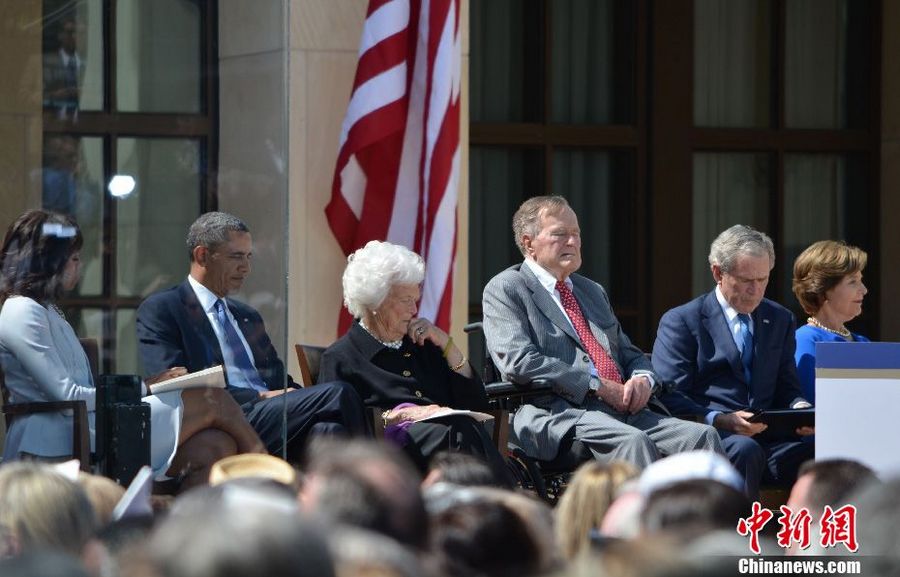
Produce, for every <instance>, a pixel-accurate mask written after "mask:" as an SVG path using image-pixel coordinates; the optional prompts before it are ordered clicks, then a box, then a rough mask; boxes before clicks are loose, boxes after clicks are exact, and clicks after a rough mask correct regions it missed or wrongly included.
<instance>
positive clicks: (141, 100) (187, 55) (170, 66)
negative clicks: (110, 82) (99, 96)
mask: <svg viewBox="0 0 900 577" xmlns="http://www.w3.org/2000/svg"><path fill="white" fill-rule="evenodd" d="M204 5H205V2H199V3H198V2H193V1H191V0H153V2H142V1H140V0H118V1H117V2H116V98H117V107H118V110H120V111H124V112H188V113H191V112H200V111H201V110H202V106H201V101H200V98H201V96H200V94H201V91H200V84H201V80H202V78H201V61H202V60H201V57H200V56H201V53H200V50H201V46H202V44H201V42H200V30H201V25H202V13H201V10H202V8H201V7H202V6H204Z"/></svg>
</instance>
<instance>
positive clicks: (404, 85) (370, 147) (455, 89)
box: [325, 0, 460, 334]
mask: <svg viewBox="0 0 900 577" xmlns="http://www.w3.org/2000/svg"><path fill="white" fill-rule="evenodd" d="M459 86H460V28H459V0H370V2H369V9H368V12H367V15H366V22H365V26H364V28H363V33H362V40H361V42H360V47H359V64H358V65H357V68H356V78H355V80H354V82H353V93H352V95H351V97H350V104H349V105H348V107H347V115H346V116H345V118H344V124H343V126H342V128H341V139H340V152H339V153H338V160H337V165H336V166H335V169H334V183H333V184H332V188H331V202H329V204H328V206H327V207H326V208H325V214H326V215H327V217H328V224H329V225H330V226H331V230H332V231H333V232H334V235H335V237H336V238H337V240H338V243H340V245H341V248H342V249H343V251H344V254H348V255H349V254H350V253H352V252H353V251H354V250H356V249H357V248H360V247H362V246H363V245H365V244H366V243H367V242H368V241H370V240H387V241H389V242H392V243H395V244H402V245H404V246H407V247H409V248H410V249H411V250H414V251H416V252H417V253H419V254H420V255H422V257H423V258H424V259H425V264H426V269H425V270H426V272H425V282H424V285H423V287H422V300H421V302H420V304H419V316H422V317H426V318H428V319H431V320H432V321H434V323H435V324H437V325H438V326H440V327H441V328H443V329H445V330H448V329H449V326H450V298H451V293H452V288H453V264H454V257H455V248H456V193H457V186H458V184H459V162H460V160H459V154H460V151H459V105H460V102H459ZM350 322H351V319H350V317H349V315H348V314H347V313H346V311H343V313H342V314H341V320H340V323H339V326H338V331H339V334H343V333H344V332H345V331H346V329H347V328H348V326H349V324H350Z"/></svg>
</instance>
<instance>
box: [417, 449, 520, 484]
mask: <svg viewBox="0 0 900 577" xmlns="http://www.w3.org/2000/svg"><path fill="white" fill-rule="evenodd" d="M428 468H429V472H428V476H427V478H426V480H425V484H426V485H427V484H429V479H431V482H432V483H434V482H438V481H440V482H443V483H452V484H453V485H456V486H458V487H503V488H510V487H509V484H508V482H507V481H506V479H501V478H500V477H499V475H497V474H496V473H495V472H494V470H493V469H491V467H490V465H488V464H487V463H486V462H485V461H484V460H482V459H479V458H478V457H476V456H474V455H470V454H468V453H458V452H450V451H441V452H440V453H438V454H436V455H435V456H434V457H432V459H431V462H430V463H429V465H428Z"/></svg>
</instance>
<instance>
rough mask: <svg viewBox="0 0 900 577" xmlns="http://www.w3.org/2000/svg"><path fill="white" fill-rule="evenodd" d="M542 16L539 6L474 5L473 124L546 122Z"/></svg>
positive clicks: (483, 1) (531, 1) (497, 0)
mask: <svg viewBox="0 0 900 577" xmlns="http://www.w3.org/2000/svg"><path fill="white" fill-rule="evenodd" d="M543 10H544V8H543V2H542V1H541V0H472V2H471V4H470V17H469V20H470V28H469V30H470V41H471V56H472V58H471V62H470V66H469V83H470V84H469V88H470V93H469V94H470V102H469V118H470V120H471V121H472V122H542V121H543V117H544V113H543V108H544V98H543V95H544V88H543V87H544V68H543V62H544V42H543V37H544V28H543V27H544V24H543V22H544V17H543Z"/></svg>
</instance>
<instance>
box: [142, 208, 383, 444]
mask: <svg viewBox="0 0 900 577" xmlns="http://www.w3.org/2000/svg"><path fill="white" fill-rule="evenodd" d="M187 244H188V249H189V250H190V258H191V269H190V274H189V275H188V278H187V279H186V280H185V281H184V282H183V283H181V284H180V285H178V286H175V287H173V288H170V289H168V290H164V291H162V292H159V293H156V294H154V295H151V296H150V297H148V298H147V299H146V300H145V301H144V302H143V303H141V306H140V308H138V314H137V336H138V343H139V350H140V355H141V360H142V361H143V363H144V371H145V372H147V373H148V374H157V373H159V372H161V371H163V370H165V369H168V368H171V367H176V366H183V367H187V369H188V370H189V371H197V370H200V369H204V368H207V367H211V366H215V365H223V366H224V368H225V375H226V382H227V383H228V391H229V392H230V393H231V395H232V396H233V397H234V399H235V400H236V401H237V402H238V404H240V405H241V408H242V409H243V410H244V415H246V417H247V420H248V421H249V422H250V424H251V425H252V426H253V428H254V429H256V432H257V433H259V436H260V437H261V438H262V440H263V442H264V443H265V444H266V446H267V447H268V449H269V451H270V452H271V453H279V452H281V450H282V447H283V442H282V430H283V427H282V424H283V413H284V412H286V415H287V429H286V431H285V434H286V440H287V450H288V455H289V458H296V457H297V456H298V452H299V451H300V450H301V449H302V446H303V442H304V441H305V439H306V437H307V436H308V435H309V434H310V433H317V434H335V433H338V434H350V435H362V434H365V433H366V430H367V426H366V419H365V413H364V409H363V405H362V401H361V400H360V398H359V395H357V393H356V391H354V390H353V387H351V386H350V385H349V384H347V383H341V382H333V383H322V384H318V385H316V386H315V387H310V388H305V389H298V388H296V387H295V385H294V382H293V380H291V378H290V376H289V375H286V374H285V370H284V363H282V362H281V359H280V358H278V353H277V352H276V351H275V347H274V346H272V341H271V340H270V339H269V335H268V334H266V329H265V325H264V324H263V320H262V317H260V315H259V313H258V312H256V311H255V310H254V309H253V308H251V307H249V306H247V305H245V304H243V303H241V302H238V301H236V300H233V299H229V298H227V296H228V295H229V294H231V293H233V292H235V291H237V290H239V289H240V288H241V286H242V285H243V283H244V279H245V278H246V277H247V275H248V274H249V273H250V257H251V253H252V250H253V242H252V239H251V237H250V232H249V229H248V228H247V226H246V225H245V224H244V223H243V222H242V221H241V220H240V219H238V218H237V217H235V216H232V215H230V214H226V213H222V212H209V213H206V214H204V215H202V216H200V218H198V219H197V220H196V221H195V222H194V224H192V225H191V228H190V230H189V232H188V237H187Z"/></svg>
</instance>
